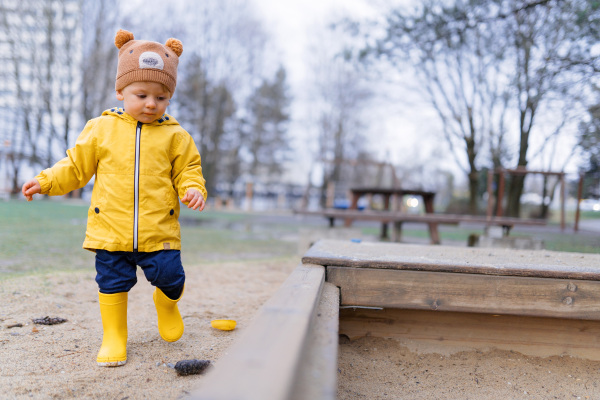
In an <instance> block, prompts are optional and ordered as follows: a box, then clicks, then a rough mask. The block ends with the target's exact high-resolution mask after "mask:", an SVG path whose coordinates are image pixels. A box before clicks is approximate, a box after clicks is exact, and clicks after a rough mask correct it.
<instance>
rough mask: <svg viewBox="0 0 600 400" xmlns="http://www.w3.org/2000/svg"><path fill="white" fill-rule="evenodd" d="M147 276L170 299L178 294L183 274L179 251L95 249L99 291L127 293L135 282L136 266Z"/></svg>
mask: <svg viewBox="0 0 600 400" xmlns="http://www.w3.org/2000/svg"><path fill="white" fill-rule="evenodd" d="M138 265H139V266H140V267H141V268H142V271H144V275H145V276H146V279H148V281H149V282H150V283H151V284H152V285H153V286H156V287H157V288H159V289H160V290H162V291H163V293H164V294H165V295H166V296H167V297H168V298H170V299H172V300H176V299H178V298H179V297H180V296H181V292H182V291H183V284H184V283H185V273H184V271H183V265H181V252H180V251H179V250H160V251H154V252H151V253H137V252H135V253H133V252H127V251H107V250H96V282H97V283H98V287H99V289H100V293H105V294H112V293H121V292H128V291H129V290H130V289H131V288H132V287H133V286H134V285H135V284H136V283H137V276H136V270H137V266H138Z"/></svg>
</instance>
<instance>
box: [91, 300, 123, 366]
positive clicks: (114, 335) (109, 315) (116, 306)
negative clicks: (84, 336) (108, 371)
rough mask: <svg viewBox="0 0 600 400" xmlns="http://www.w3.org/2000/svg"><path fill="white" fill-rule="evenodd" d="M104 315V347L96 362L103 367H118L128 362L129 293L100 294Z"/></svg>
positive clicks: (101, 308)
mask: <svg viewBox="0 0 600 400" xmlns="http://www.w3.org/2000/svg"><path fill="white" fill-rule="evenodd" d="M98 296H99V303H100V315H102V328H103V329H104V335H103V336H102V346H101V347H100V351H99V352H98V358H96V362H98V365H99V366H101V367H118V366H121V365H125V363H126V362H127V292H122V293H114V294H105V293H100V292H98Z"/></svg>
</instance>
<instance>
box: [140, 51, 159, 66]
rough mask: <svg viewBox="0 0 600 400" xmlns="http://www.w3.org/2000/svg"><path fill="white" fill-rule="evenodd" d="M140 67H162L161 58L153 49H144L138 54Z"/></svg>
mask: <svg viewBox="0 0 600 400" xmlns="http://www.w3.org/2000/svg"><path fill="white" fill-rule="evenodd" d="M139 62H140V68H153V69H161V70H162V69H164V67H165V63H164V61H163V59H162V58H161V57H160V56H159V55H158V53H155V52H153V51H145V52H143V53H142V54H141V55H140V59H139Z"/></svg>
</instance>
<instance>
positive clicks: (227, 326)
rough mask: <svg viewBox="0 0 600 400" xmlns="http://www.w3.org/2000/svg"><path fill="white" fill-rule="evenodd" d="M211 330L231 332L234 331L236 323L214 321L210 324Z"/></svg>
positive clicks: (223, 320)
mask: <svg viewBox="0 0 600 400" xmlns="http://www.w3.org/2000/svg"><path fill="white" fill-rule="evenodd" d="M210 324H211V325H212V327H213V328H216V329H220V330H222V331H232V330H234V329H235V325H236V322H235V321H234V320H232V319H215V320H212V321H211V322H210Z"/></svg>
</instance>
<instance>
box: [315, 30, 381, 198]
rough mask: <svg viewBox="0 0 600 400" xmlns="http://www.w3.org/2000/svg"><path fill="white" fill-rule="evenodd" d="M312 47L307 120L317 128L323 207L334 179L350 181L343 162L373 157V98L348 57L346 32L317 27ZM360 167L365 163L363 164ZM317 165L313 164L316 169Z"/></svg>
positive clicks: (359, 72) (359, 71)
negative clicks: (370, 128) (370, 145)
mask: <svg viewBox="0 0 600 400" xmlns="http://www.w3.org/2000/svg"><path fill="white" fill-rule="evenodd" d="M315 32H318V33H317V34H315V35H314V38H315V41H314V43H312V44H311V47H310V49H309V54H310V57H311V58H310V59H309V66H310V70H311V74H310V76H311V81H310V82H309V89H310V94H309V98H308V101H309V103H310V106H309V108H308V110H307V114H308V116H307V120H308V121H310V126H311V127H312V129H313V130H314V131H315V139H316V140H315V144H316V149H315V152H314V154H316V156H315V160H313V162H315V163H317V164H320V165H321V166H322V186H321V205H322V206H324V205H325V198H326V190H327V187H328V185H329V184H330V183H335V184H338V186H340V185H339V184H340V183H341V182H348V183H349V178H350V177H349V176H348V175H347V174H346V173H345V169H344V166H345V165H346V166H347V165H350V164H353V162H354V161H357V160H361V159H362V160H366V161H371V158H372V156H371V154H370V152H369V151H368V149H367V146H366V143H367V140H366V139H365V132H366V129H367V123H366V121H367V118H365V117H366V115H365V112H366V111H367V109H368V107H367V106H368V105H369V103H370V102H371V101H372V100H373V92H372V89H371V86H370V84H369V83H368V82H367V80H366V79H365V76H364V74H363V73H364V71H363V70H361V69H360V66H358V65H356V63H355V62H354V60H351V59H347V58H345V57H344V54H343V53H344V46H345V45H346V44H347V41H346V40H345V38H344V36H343V35H342V34H341V33H340V32H339V31H337V30H335V29H327V30H323V31H320V32H319V31H317V30H315ZM358 168H360V165H359V166H358ZM311 169H312V168H311Z"/></svg>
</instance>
